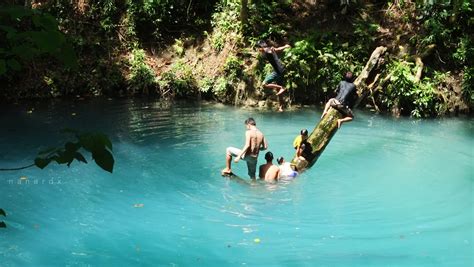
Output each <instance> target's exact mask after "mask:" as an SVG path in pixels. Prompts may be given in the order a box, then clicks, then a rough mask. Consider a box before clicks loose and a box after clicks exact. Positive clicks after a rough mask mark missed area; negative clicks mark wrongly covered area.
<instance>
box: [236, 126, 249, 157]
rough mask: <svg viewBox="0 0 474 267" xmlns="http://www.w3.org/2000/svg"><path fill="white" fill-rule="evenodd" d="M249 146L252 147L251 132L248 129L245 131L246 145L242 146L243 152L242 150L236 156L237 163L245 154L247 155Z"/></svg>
mask: <svg viewBox="0 0 474 267" xmlns="http://www.w3.org/2000/svg"><path fill="white" fill-rule="evenodd" d="M249 147H250V133H249V131H246V132H245V145H244V147H243V148H242V152H240V154H239V155H237V157H236V158H235V160H234V162H235V163H237V162H239V160H240V159H241V158H242V156H243V155H245V153H246V152H247V149H249Z"/></svg>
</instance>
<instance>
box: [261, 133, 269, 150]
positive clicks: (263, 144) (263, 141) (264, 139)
mask: <svg viewBox="0 0 474 267" xmlns="http://www.w3.org/2000/svg"><path fill="white" fill-rule="evenodd" d="M267 148H268V143H267V138H265V136H263V140H262V143H261V144H260V150H267Z"/></svg>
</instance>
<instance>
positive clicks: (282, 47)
mask: <svg viewBox="0 0 474 267" xmlns="http://www.w3.org/2000/svg"><path fill="white" fill-rule="evenodd" d="M290 47H291V46H290V45H289V44H286V45H284V46H280V47H273V48H272V50H273V51H275V52H280V51H283V50H285V49H287V48H290Z"/></svg>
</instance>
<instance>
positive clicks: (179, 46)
mask: <svg viewBox="0 0 474 267" xmlns="http://www.w3.org/2000/svg"><path fill="white" fill-rule="evenodd" d="M173 49H174V52H175V53H176V55H177V56H179V57H182V56H183V55H184V43H183V41H182V40H180V39H176V40H175V42H174V45H173Z"/></svg>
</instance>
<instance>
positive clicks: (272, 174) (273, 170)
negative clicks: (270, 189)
mask: <svg viewBox="0 0 474 267" xmlns="http://www.w3.org/2000/svg"><path fill="white" fill-rule="evenodd" d="M279 175H280V168H278V166H276V165H272V166H270V168H268V170H267V172H266V173H265V182H269V183H273V182H276V181H277V180H278V176H279Z"/></svg>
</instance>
